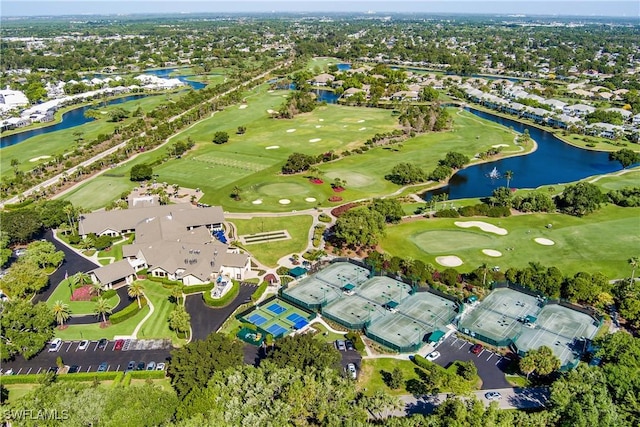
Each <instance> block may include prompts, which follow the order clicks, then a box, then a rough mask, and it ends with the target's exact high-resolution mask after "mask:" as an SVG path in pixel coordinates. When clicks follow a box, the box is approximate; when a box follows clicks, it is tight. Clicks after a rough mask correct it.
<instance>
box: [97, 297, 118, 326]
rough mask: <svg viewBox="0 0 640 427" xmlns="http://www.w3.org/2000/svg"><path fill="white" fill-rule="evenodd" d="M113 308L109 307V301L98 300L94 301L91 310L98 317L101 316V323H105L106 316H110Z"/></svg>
mask: <svg viewBox="0 0 640 427" xmlns="http://www.w3.org/2000/svg"><path fill="white" fill-rule="evenodd" d="M112 310H113V307H111V306H110V305H109V301H107V300H106V299H104V298H98V299H97V300H96V305H95V307H94V309H93V312H94V313H95V314H96V315H97V316H98V317H100V316H102V322H103V323H104V322H106V321H107V314H111V311H112Z"/></svg>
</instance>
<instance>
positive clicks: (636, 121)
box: [631, 113, 640, 126]
mask: <svg viewBox="0 0 640 427" xmlns="http://www.w3.org/2000/svg"><path fill="white" fill-rule="evenodd" d="M631 124H632V125H633V126H640V113H638V114H636V115H635V116H633V118H632V119H631Z"/></svg>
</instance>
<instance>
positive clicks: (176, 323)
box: [169, 305, 191, 334]
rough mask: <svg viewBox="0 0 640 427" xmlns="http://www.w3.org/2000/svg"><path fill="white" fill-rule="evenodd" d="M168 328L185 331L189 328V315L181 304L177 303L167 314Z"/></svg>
mask: <svg viewBox="0 0 640 427" xmlns="http://www.w3.org/2000/svg"><path fill="white" fill-rule="evenodd" d="M169 328H170V329H171V330H174V331H176V332H180V333H183V334H184V333H187V332H189V329H190V328H191V315H190V314H189V313H188V312H187V310H186V309H185V308H184V306H183V305H179V306H177V307H176V308H174V309H173V311H172V312H171V313H170V314H169Z"/></svg>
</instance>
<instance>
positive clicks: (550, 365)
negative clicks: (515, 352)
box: [520, 345, 561, 377]
mask: <svg viewBox="0 0 640 427" xmlns="http://www.w3.org/2000/svg"><path fill="white" fill-rule="evenodd" d="M520 364H521V365H520V368H521V369H522V372H523V373H526V374H527V377H528V376H529V374H531V373H533V372H535V373H537V374H538V375H543V376H545V375H549V374H551V373H552V372H555V371H557V370H558V369H560V365H561V362H560V359H559V358H558V356H556V355H555V354H553V350H551V349H550V348H549V347H547V346H544V345H543V346H542V347H540V348H538V349H534V350H529V351H528V352H527V354H526V355H525V356H524V357H523V358H522V359H521V361H520ZM532 367H533V369H531V368H532Z"/></svg>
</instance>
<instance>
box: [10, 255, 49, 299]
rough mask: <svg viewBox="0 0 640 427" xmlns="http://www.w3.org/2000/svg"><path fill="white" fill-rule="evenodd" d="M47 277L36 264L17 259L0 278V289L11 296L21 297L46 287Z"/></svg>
mask: <svg viewBox="0 0 640 427" xmlns="http://www.w3.org/2000/svg"><path fill="white" fill-rule="evenodd" d="M48 283H49V277H48V276H47V274H46V273H45V272H44V270H42V269H40V268H39V267H38V266H37V265H36V264H34V263H31V262H28V261H25V260H22V259H20V260H18V261H17V262H15V263H13V265H11V267H10V268H9V270H8V271H7V274H5V275H4V277H2V278H1V279H0V289H2V290H3V291H4V292H5V293H6V294H7V295H9V296H10V297H12V298H22V297H24V296H27V295H29V294H34V293H36V292H38V291H40V290H41V289H42V288H44V287H46V286H47V284H48Z"/></svg>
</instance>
